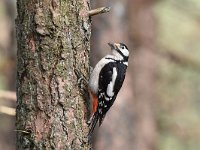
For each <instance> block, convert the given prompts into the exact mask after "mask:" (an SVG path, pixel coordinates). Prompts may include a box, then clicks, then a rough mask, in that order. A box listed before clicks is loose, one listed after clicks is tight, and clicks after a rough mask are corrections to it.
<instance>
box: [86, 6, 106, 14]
mask: <svg viewBox="0 0 200 150" xmlns="http://www.w3.org/2000/svg"><path fill="white" fill-rule="evenodd" d="M109 11H110V7H101V8H97V9H93V10H90V11H89V12H88V15H89V16H94V15H98V14H102V13H107V12H109Z"/></svg>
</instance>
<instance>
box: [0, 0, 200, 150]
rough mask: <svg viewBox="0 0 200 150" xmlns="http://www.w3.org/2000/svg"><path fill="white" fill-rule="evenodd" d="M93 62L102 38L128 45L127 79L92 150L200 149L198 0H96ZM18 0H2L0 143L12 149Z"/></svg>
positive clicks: (102, 51)
mask: <svg viewBox="0 0 200 150" xmlns="http://www.w3.org/2000/svg"><path fill="white" fill-rule="evenodd" d="M101 6H111V7H112V9H111V12H110V13H107V14H102V15H98V16H94V17H93V18H92V23H93V27H92V38H91V65H92V66H94V65H95V64H96V62H97V61H98V60H99V59H100V58H101V57H102V56H104V55H105V54H107V53H108V52H109V47H108V46H107V43H108V42H123V43H126V44H127V45H128V47H129V49H130V53H131V54H130V59H129V68H128V74H127V77H126V80H125V84H124V86H123V88H122V90H121V92H120V93H119V96H118V98H117V101H116V102H115V104H114V106H113V108H112V110H111V111H109V113H108V115H107V117H106V118H105V121H104V123H103V125H102V126H101V128H100V129H99V132H98V133H96V137H95V139H94V143H95V149H97V150H112V149H113V150H121V149H123V150H199V149H200V142H199V141H200V96H199V94H200V76H199V73H200V59H199V56H200V50H199V49H200V1H199V0H115V1H114V0H96V1H93V2H92V6H91V7H92V8H96V7H101ZM15 17H16V1H15V0H1V1H0V148H1V149H4V150H14V149H15V132H16V131H15V106H16V104H15V100H16V97H15V76H16V67H15V66H16V51H17V50H16V41H15V25H14V23H15Z"/></svg>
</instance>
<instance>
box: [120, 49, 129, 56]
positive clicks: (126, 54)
mask: <svg viewBox="0 0 200 150" xmlns="http://www.w3.org/2000/svg"><path fill="white" fill-rule="evenodd" d="M120 50H121V52H122V53H123V55H124V56H127V57H128V56H129V51H128V50H127V49H126V48H125V49H120Z"/></svg>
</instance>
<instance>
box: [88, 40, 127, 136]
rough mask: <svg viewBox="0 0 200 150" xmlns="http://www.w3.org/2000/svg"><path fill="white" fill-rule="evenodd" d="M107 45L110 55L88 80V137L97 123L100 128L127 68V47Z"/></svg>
mask: <svg viewBox="0 0 200 150" xmlns="http://www.w3.org/2000/svg"><path fill="white" fill-rule="evenodd" d="M108 45H109V46H110V48H111V53H110V54H107V55H106V56H105V57H103V58H102V59H101V60H100V61H99V62H98V63H97V64H96V66H95V67H94V69H93V71H92V72H91V75H90V78H89V93H90V97H91V101H92V116H91V118H90V120H89V133H88V137H91V136H92V134H93V131H94V129H95V126H96V124H97V122H98V123H99V126H101V124H102V122H103V119H104V118H105V116H106V114H107V112H108V110H109V109H110V108H111V106H112V105H113V103H114V101H115V99H116V98H117V94H118V92H119V91H120V89H121V87H122V84H123V82H124V79H125V75H126V70H127V67H128V59H129V50H128V47H127V46H126V45H125V44H124V43H108Z"/></svg>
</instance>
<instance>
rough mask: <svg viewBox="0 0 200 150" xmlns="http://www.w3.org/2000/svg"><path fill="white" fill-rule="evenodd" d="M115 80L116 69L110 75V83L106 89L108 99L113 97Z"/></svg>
mask: <svg viewBox="0 0 200 150" xmlns="http://www.w3.org/2000/svg"><path fill="white" fill-rule="evenodd" d="M116 78H117V69H116V67H114V68H113V74H112V81H110V83H109V84H108V87H107V91H106V93H107V95H108V96H109V97H113V96H114V91H113V90H114V86H115V80H116Z"/></svg>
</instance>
